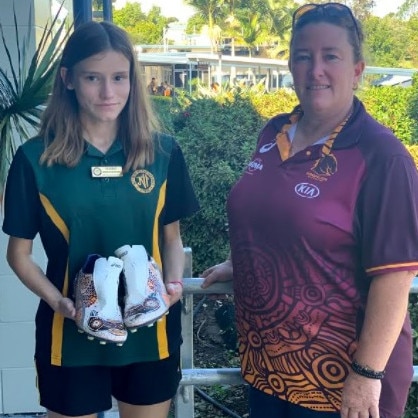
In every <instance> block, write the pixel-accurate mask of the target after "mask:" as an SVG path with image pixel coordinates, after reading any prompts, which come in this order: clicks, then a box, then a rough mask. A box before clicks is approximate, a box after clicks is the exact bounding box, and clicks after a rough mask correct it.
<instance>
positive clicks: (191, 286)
mask: <svg viewBox="0 0 418 418" xmlns="http://www.w3.org/2000/svg"><path fill="white" fill-rule="evenodd" d="M185 255H186V267H185V270H184V277H185V278H184V298H183V315H182V328H183V345H182V349H181V361H182V374H183V378H182V380H181V382H180V388H179V390H178V393H177V396H176V399H175V417H176V418H194V385H204V386H212V385H242V384H245V382H244V380H243V379H242V377H241V372H240V369H239V368H220V369H217V368H213V369H200V368H195V367H194V363H193V295H195V294H233V289H232V283H231V282H227V283H215V284H213V285H212V286H211V287H209V288H208V289H202V288H201V287H200V285H201V284H202V282H203V279H201V278H192V275H193V271H192V251H191V249H190V248H185ZM411 293H418V277H416V278H415V279H414V281H413V283H412V287H411ZM412 381H413V382H418V365H414V375H413V378H412Z"/></svg>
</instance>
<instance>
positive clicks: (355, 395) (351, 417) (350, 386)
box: [341, 372, 382, 418]
mask: <svg viewBox="0 0 418 418" xmlns="http://www.w3.org/2000/svg"><path fill="white" fill-rule="evenodd" d="M381 390H382V382H381V381H380V380H379V379H370V378H368V377H363V376H360V375H358V374H355V373H354V372H351V373H350V374H349V375H348V377H347V379H346V381H345V383H344V388H343V393H342V404H341V418H369V417H370V418H380V415H379V399H380V392H381Z"/></svg>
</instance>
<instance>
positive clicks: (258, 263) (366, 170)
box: [228, 99, 418, 416]
mask: <svg viewBox="0 0 418 418" xmlns="http://www.w3.org/2000/svg"><path fill="white" fill-rule="evenodd" d="M291 123H292V117H291V116H290V115H288V114H286V115H279V116H277V117H275V118H273V119H272V120H270V121H269V122H268V123H267V125H266V126H265V127H264V129H263V130H262V132H261V134H260V137H259V142H258V146H257V149H256V152H255V153H254V155H253V157H252V160H251V162H250V163H249V164H248V166H247V168H246V170H245V172H244V173H243V175H242V177H241V179H240V180H239V181H238V182H237V184H236V185H235V186H234V188H233V189H232V190H231V193H230V196H229V198H228V217H229V227H230V238H231V256H232V263H233V268H234V289H235V303H236V315H237V324H238V332H239V350H240V356H241V366H242V374H243V377H244V379H245V380H246V381H247V382H248V383H249V384H251V385H252V386H253V387H255V388H257V389H259V390H261V391H263V392H265V393H267V394H271V395H274V396H277V397H279V398H281V399H284V400H286V401H289V402H291V403H294V404H298V405H300V406H303V407H306V408H309V409H313V410H316V411H324V412H325V411H328V412H336V411H339V409H340V406H341V390H342V387H343V384H344V381H345V379H346V377H347V375H348V373H349V370H350V363H351V360H352V357H353V353H355V351H356V346H357V338H358V335H359V331H360V329H361V325H362V318H363V316H364V307H365V301H366V298H367V293H368V289H369V285H370V282H371V279H372V277H373V276H374V275H378V274H383V273H388V272H394V271H402V270H416V269H418V219H417V213H418V176H417V172H416V168H415V165H414V162H413V160H412V158H411V157H410V155H409V154H408V152H407V151H406V149H405V148H404V146H403V145H402V144H401V143H400V141H399V140H398V139H397V138H395V137H394V136H393V134H392V133H391V132H390V131H389V130H388V129H386V128H385V127H383V126H382V125H380V124H378V123H377V122H376V121H375V120H374V119H372V118H371V117H370V116H369V115H368V114H367V112H366V111H365V109H364V107H363V105H362V104H361V103H360V102H359V101H358V100H357V99H355V100H354V110H353V114H352V115H351V117H350V118H349V119H348V121H347V123H346V124H345V125H344V126H343V127H342V129H341V131H340V132H339V133H338V135H337V136H336V138H335V141H334V142H333V145H332V147H331V148H329V147H327V143H325V144H316V145H313V146H310V147H308V148H306V149H304V150H302V151H300V152H298V153H297V154H295V155H294V156H292V157H290V158H288V155H289V147H290V143H289V141H288V140H287V141H283V136H282V135H280V133H283V127H284V126H285V125H286V124H287V125H289V126H290V125H291ZM286 142H287V144H286ZM411 378H412V345H411V328H410V322H409V318H406V319H405V323H404V327H403V329H402V333H401V335H400V337H399V339H398V342H397V344H396V347H395V349H394V351H393V353H392V355H391V358H390V360H389V363H388V365H387V373H386V377H385V379H384V380H383V391H382V396H381V410H384V411H387V412H388V414H391V413H392V414H393V416H400V415H401V414H402V408H403V406H404V403H405V401H406V397H407V394H408V387H409V385H410V382H411ZM388 416H392V415H388Z"/></svg>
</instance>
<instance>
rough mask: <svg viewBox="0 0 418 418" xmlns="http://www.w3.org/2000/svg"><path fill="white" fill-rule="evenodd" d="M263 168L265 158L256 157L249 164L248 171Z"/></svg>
mask: <svg viewBox="0 0 418 418" xmlns="http://www.w3.org/2000/svg"><path fill="white" fill-rule="evenodd" d="M262 169H263V160H262V159H261V158H256V159H254V160H252V161H250V162H249V163H248V165H247V173H249V174H252V173H254V172H256V171H261V170H262Z"/></svg>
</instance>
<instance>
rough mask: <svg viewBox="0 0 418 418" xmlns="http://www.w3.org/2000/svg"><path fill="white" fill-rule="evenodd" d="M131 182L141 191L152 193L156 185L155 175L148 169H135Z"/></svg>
mask: <svg viewBox="0 0 418 418" xmlns="http://www.w3.org/2000/svg"><path fill="white" fill-rule="evenodd" d="M131 183H132V184H133V186H134V187H135V189H136V190H138V192H140V193H150V192H151V191H152V190H153V189H154V187H155V177H154V176H153V175H152V174H151V173H150V172H149V171H148V170H143V169H141V170H135V171H134V172H133V173H132V176H131Z"/></svg>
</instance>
